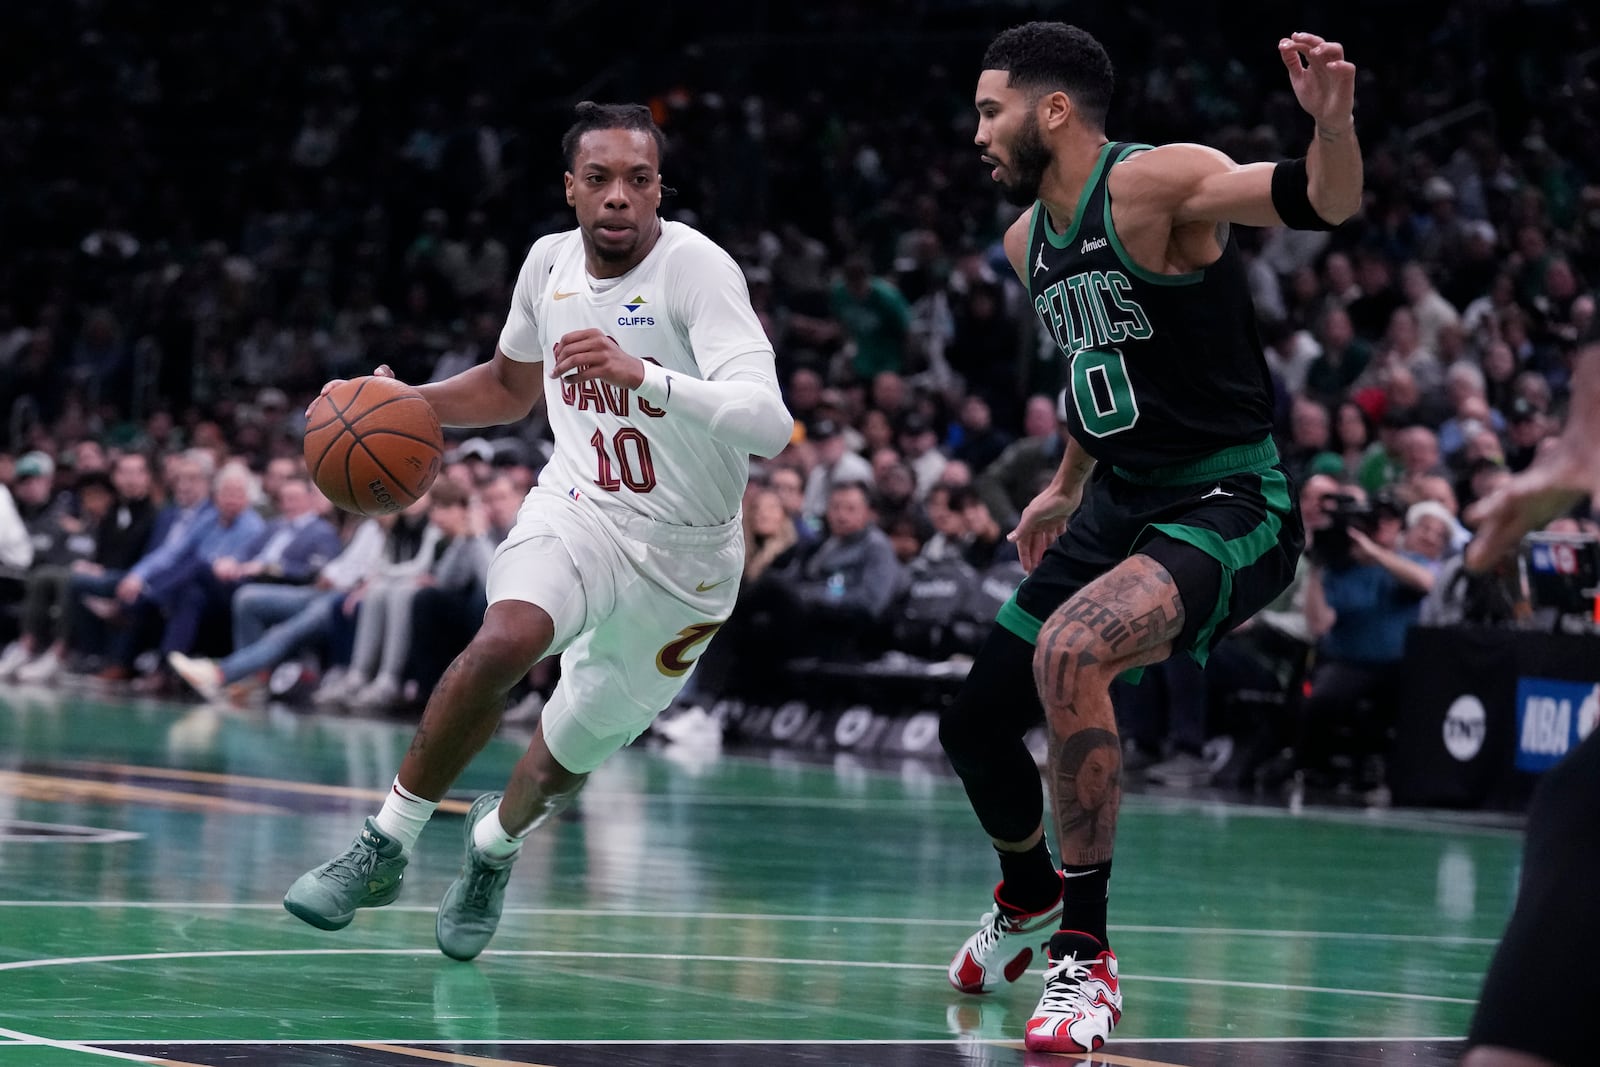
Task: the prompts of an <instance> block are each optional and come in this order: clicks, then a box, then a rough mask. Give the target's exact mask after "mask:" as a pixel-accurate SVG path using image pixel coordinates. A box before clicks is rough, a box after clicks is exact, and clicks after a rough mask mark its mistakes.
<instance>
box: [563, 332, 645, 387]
mask: <svg viewBox="0 0 1600 1067" xmlns="http://www.w3.org/2000/svg"><path fill="white" fill-rule="evenodd" d="M550 377H552V378H560V379H562V380H563V381H569V382H588V381H594V380H596V379H598V380H599V381H602V382H608V383H610V384H611V385H616V386H620V387H621V388H623V389H637V388H638V387H639V386H640V385H641V384H643V382H644V361H643V360H641V359H639V358H638V357H637V356H630V355H628V353H626V352H624V351H623V350H622V346H621V345H619V344H617V342H616V341H615V340H613V339H612V338H611V336H610V335H608V334H603V333H601V332H600V331H599V330H574V331H572V332H571V333H569V334H565V335H563V336H562V338H561V340H559V341H557V342H556V350H555V353H554V358H553V359H552V361H551V364H550Z"/></svg>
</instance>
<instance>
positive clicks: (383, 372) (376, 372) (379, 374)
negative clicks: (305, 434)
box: [306, 363, 394, 417]
mask: <svg viewBox="0 0 1600 1067" xmlns="http://www.w3.org/2000/svg"><path fill="white" fill-rule="evenodd" d="M372 376H373V377H374V378H393V377H394V371H393V370H392V369H390V367H389V364H387V363H380V364H378V365H377V366H376V367H374V368H373V369H372ZM349 380H350V379H349V378H330V379H329V380H328V381H327V383H326V384H324V385H323V387H322V392H320V393H318V394H317V400H321V399H322V398H323V397H325V396H327V395H328V394H329V393H331V392H333V391H334V390H335V389H337V388H339V386H341V385H343V384H344V383H345V382H347V381H349ZM316 402H317V401H316V400H313V401H312V402H311V403H310V404H307V405H306V415H307V416H308V417H309V416H310V414H311V408H312V406H313V405H314V404H316Z"/></svg>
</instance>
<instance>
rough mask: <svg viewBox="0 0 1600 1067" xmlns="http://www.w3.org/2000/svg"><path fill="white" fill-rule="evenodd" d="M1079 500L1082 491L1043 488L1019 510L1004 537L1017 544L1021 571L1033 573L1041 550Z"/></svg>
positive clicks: (1058, 532) (1059, 530)
mask: <svg viewBox="0 0 1600 1067" xmlns="http://www.w3.org/2000/svg"><path fill="white" fill-rule="evenodd" d="M1082 499H1083V492H1082V490H1079V491H1078V492H1076V493H1071V494H1067V493H1061V492H1059V491H1057V490H1055V489H1046V490H1045V491H1044V492H1042V493H1040V494H1039V495H1038V496H1036V497H1034V498H1033V499H1032V500H1031V501H1029V502H1028V506H1027V507H1025V508H1023V509H1022V518H1021V519H1020V520H1019V521H1018V522H1017V528H1016V529H1015V530H1012V531H1011V532H1010V533H1008V534H1006V540H1007V541H1010V542H1011V543H1012V544H1014V545H1016V546H1017V555H1018V557H1019V558H1020V559H1021V560H1022V569H1023V570H1024V571H1027V572H1028V573H1029V574H1032V573H1033V568H1035V567H1037V566H1038V565H1039V560H1041V559H1042V558H1044V551H1045V549H1047V548H1049V547H1050V545H1051V544H1052V543H1053V542H1054V541H1055V539H1056V538H1058V537H1060V536H1061V534H1062V532H1063V531H1065V530H1066V528H1067V520H1068V519H1070V518H1071V517H1072V513H1073V512H1074V511H1077V510H1078V502H1079V501H1080V500H1082Z"/></svg>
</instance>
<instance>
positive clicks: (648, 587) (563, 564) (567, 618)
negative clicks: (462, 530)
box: [488, 486, 744, 774]
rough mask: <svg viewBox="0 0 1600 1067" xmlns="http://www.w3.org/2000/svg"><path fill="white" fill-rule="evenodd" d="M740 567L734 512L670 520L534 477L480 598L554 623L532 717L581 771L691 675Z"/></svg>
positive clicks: (566, 761) (637, 729)
mask: <svg viewBox="0 0 1600 1067" xmlns="http://www.w3.org/2000/svg"><path fill="white" fill-rule="evenodd" d="M743 571H744V532H743V530H742V528H741V526H740V523H739V520H738V519H734V520H733V521H732V522H728V523H724V524H722V525H720V526H672V525H668V524H666V523H661V522H656V521H655V520H653V519H647V518H645V517H643V516H640V515H636V514H634V513H633V512H630V511H626V510H624V509H621V508H616V507H611V506H606V505H603V504H601V503H599V502H598V501H596V500H595V499H594V498H592V497H590V496H589V495H588V494H586V493H583V492H582V491H581V490H577V491H574V492H570V493H569V492H563V491H562V490H559V489H556V488H554V487H544V486H538V487H535V488H534V489H533V490H532V491H531V492H529V494H528V498H527V499H526V500H525V501H523V504H522V510H521V511H520V512H518V514H517V524H516V526H514V527H513V528H512V530H511V532H510V533H509V534H507V535H506V539H505V541H504V542H503V543H502V544H501V545H500V547H499V549H498V550H497V551H496V552H495V557H494V562H493V563H492V564H491V565H490V568H489V579H488V599H489V603H490V604H494V603H496V602H498V601H501V600H521V601H526V602H527V603H530V604H536V605H538V606H539V607H541V608H543V609H544V610H545V611H546V612H547V613H548V614H549V616H550V618H551V619H552V620H553V621H554V622H555V637H554V638H553V640H552V641H551V643H550V650H549V653H548V654H550V655H556V654H559V655H560V656H561V680H560V682H558V683H557V685H556V689H555V692H554V693H553V694H552V695H551V697H550V700H549V702H548V703H547V704H545V707H544V714H543V717H542V719H541V722H542V723H543V726H544V736H545V741H546V742H547V743H548V744H549V746H550V751H551V753H552V754H553V755H554V756H555V757H556V760H557V761H558V762H559V763H560V764H561V765H562V766H563V767H565V768H566V769H567V770H569V771H572V772H573V773H575V774H586V773H588V772H589V771H592V770H594V769H595V768H596V767H598V766H599V765H600V764H601V762H602V761H604V760H605V758H606V757H607V756H609V755H610V754H611V753H613V752H615V751H616V750H617V749H619V748H621V747H622V746H624V745H626V744H627V743H628V742H630V741H632V740H633V739H634V738H636V737H638V736H639V735H640V734H641V733H643V732H644V730H645V728H646V727H648V726H649V725H650V723H651V721H652V720H653V719H654V718H655V717H656V716H657V715H658V714H660V713H661V711H662V710H663V709H664V708H666V706H667V705H668V704H670V703H672V698H673V697H675V696H677V695H678V692H679V690H681V689H682V688H683V686H684V683H685V682H687V681H688V679H689V675H690V674H691V672H693V670H694V665H695V661H696V660H697V659H698V658H699V654H700V652H701V651H702V650H703V649H704V648H705V645H706V642H707V641H709V640H710V639H711V637H712V635H713V634H715V633H716V632H717V629H718V628H719V627H720V626H721V625H722V624H723V622H725V621H726V620H727V618H728V616H729V614H730V613H732V611H733V602H734V600H735V598H736V597H737V596H738V595H739V578H740V575H741V574H742V573H743Z"/></svg>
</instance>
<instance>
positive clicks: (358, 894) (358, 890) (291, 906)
mask: <svg viewBox="0 0 1600 1067" xmlns="http://www.w3.org/2000/svg"><path fill="white" fill-rule="evenodd" d="M405 869H406V857H405V855H404V854H403V852H402V850H401V848H400V842H399V841H397V840H395V839H394V838H392V837H390V836H389V835H388V834H386V833H384V832H383V831H382V830H380V829H378V824H377V823H375V822H373V821H372V819H370V818H369V819H367V824H366V825H365V826H363V827H362V828H361V833H359V834H357V835H356V839H355V841H354V842H352V843H351V845H350V847H349V848H348V849H346V850H345V851H344V853H343V854H341V855H339V856H337V857H335V858H334V859H332V860H329V861H328V862H327V863H324V864H323V865H322V866H321V867H317V868H314V869H313V870H309V871H307V872H306V873H305V874H302V875H301V876H300V877H299V878H298V879H296V880H295V883H294V885H292V886H290V887H289V891H288V892H287V893H285V894H284V895H283V906H284V907H285V908H287V909H288V910H289V914H291V915H293V916H295V917H296V918H299V919H304V920H305V921H306V922H308V923H310V924H311V925H312V926H315V927H316V928H317V929H319V930H343V929H344V928H345V927H346V926H349V925H350V920H351V919H353V918H355V914H356V909H357V908H381V907H383V906H384V905H385V904H392V903H394V898H395V897H397V896H399V895H400V879H401V876H402V875H403V874H404V872H405Z"/></svg>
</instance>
